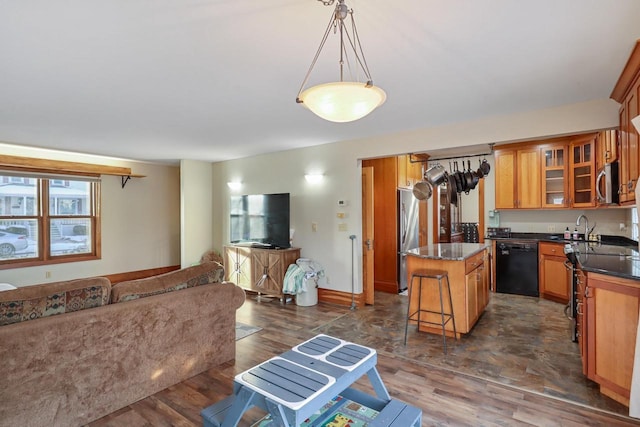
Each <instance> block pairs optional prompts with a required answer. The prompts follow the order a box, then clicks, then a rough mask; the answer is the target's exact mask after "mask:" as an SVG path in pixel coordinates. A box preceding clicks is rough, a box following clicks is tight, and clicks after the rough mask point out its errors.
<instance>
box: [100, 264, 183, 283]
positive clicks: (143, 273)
mask: <svg viewBox="0 0 640 427" xmlns="http://www.w3.org/2000/svg"><path fill="white" fill-rule="evenodd" d="M175 270H180V266H179V265H170V266H168V267H158V268H150V269H148V270H137V271H127V272H126V273H116V274H106V275H104V276H103V277H106V278H107V279H109V280H110V281H111V284H116V283H120V282H125V281H127V280H137V279H144V278H146V277H151V276H157V275H158V274H164V273H169V272H171V271H175Z"/></svg>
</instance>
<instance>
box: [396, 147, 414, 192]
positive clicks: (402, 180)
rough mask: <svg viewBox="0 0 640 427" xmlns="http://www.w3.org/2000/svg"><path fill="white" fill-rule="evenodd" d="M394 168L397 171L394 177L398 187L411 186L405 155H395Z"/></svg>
mask: <svg viewBox="0 0 640 427" xmlns="http://www.w3.org/2000/svg"><path fill="white" fill-rule="evenodd" d="M395 160H396V170H397V171H398V176H397V177H396V179H397V180H398V187H399V188H411V186H412V184H411V179H410V177H409V173H410V171H409V170H408V167H407V166H408V165H407V164H408V163H409V161H408V160H407V156H406V155H404V154H403V155H401V156H398V157H396V159H395Z"/></svg>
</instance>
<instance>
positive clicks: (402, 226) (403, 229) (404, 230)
mask: <svg viewBox="0 0 640 427" xmlns="http://www.w3.org/2000/svg"><path fill="white" fill-rule="evenodd" d="M400 210H401V215H402V221H400V235H401V236H402V237H401V238H400V243H401V244H402V245H404V242H405V241H406V240H407V210H406V208H405V205H404V202H402V205H401V207H400Z"/></svg>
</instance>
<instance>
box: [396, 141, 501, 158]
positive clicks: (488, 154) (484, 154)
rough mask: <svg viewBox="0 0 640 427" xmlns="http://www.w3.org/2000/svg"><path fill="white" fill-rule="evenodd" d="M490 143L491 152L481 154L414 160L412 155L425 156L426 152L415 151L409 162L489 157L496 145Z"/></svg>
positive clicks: (410, 155)
mask: <svg viewBox="0 0 640 427" xmlns="http://www.w3.org/2000/svg"><path fill="white" fill-rule="evenodd" d="M488 145H489V152H488V153H479V154H467V155H462V156H451V157H435V158H434V157H429V158H424V159H418V160H414V159H413V157H412V156H414V155H415V156H420V155H422V156H424V154H413V153H409V162H411V163H432V162H435V163H438V162H440V161H446V160H458V159H472V158H476V157H487V156H490V155H492V154H493V146H494V145H495V144H494V143H491V144H488Z"/></svg>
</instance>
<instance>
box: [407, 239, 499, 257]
mask: <svg viewBox="0 0 640 427" xmlns="http://www.w3.org/2000/svg"><path fill="white" fill-rule="evenodd" d="M487 247H488V245H487V244H485V243H436V244H432V245H427V246H421V247H419V248H416V249H410V250H408V251H407V255H412V256H417V257H420V258H427V259H444V260H449V261H463V260H465V259H467V258H469V257H472V256H473V255H475V254H477V253H478V252H480V251H482V250H484V249H485V248H487Z"/></svg>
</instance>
